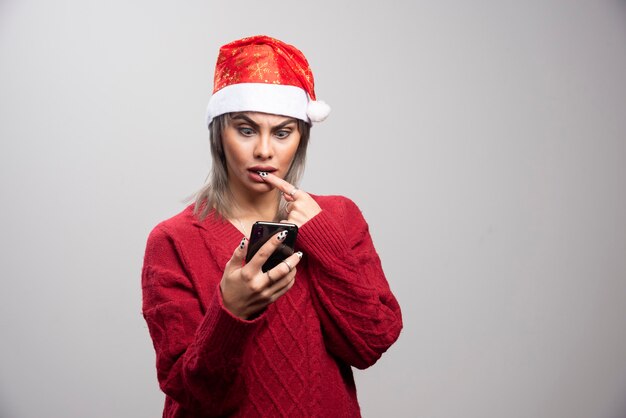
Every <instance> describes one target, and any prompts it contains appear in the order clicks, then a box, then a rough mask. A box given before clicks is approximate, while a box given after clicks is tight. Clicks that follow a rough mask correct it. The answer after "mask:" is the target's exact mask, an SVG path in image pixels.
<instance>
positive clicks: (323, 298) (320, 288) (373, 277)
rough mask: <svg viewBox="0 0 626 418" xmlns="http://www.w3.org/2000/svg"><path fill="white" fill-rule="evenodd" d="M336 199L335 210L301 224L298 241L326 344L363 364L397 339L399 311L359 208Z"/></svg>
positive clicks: (355, 363) (352, 362) (350, 361)
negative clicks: (307, 267) (309, 277)
mask: <svg viewBox="0 0 626 418" xmlns="http://www.w3.org/2000/svg"><path fill="white" fill-rule="evenodd" d="M340 199H341V200H340V204H339V209H338V210H332V211H331V210H328V209H323V210H322V212H320V213H319V214H318V215H316V216H315V217H314V218H312V219H311V220H309V221H308V222H307V223H306V224H304V225H303V226H302V228H301V230H300V233H299V236H298V242H299V245H300V246H301V248H302V249H303V251H304V252H305V254H306V256H307V258H308V263H309V268H310V270H311V273H312V277H311V282H312V288H313V294H314V298H313V300H314V303H315V306H316V310H317V312H318V315H319V317H320V320H321V323H322V328H323V330H324V338H325V341H326V346H327V348H328V350H329V351H331V352H332V353H333V354H334V355H335V356H337V357H339V358H340V359H341V360H343V361H344V362H346V363H348V364H350V365H352V366H355V367H357V368H361V369H363V368H366V367H369V366H371V365H372V364H374V363H375V362H376V361H377V360H378V359H379V358H380V356H381V355H382V354H383V353H384V352H385V351H386V350H387V349H388V348H389V347H390V346H391V344H393V343H394V342H395V341H396V339H397V338H398V336H399V334H400V330H401V329H402V315H401V312H400V306H399V305H398V302H397V301H396V298H395V297H394V296H393V294H392V293H391V290H390V288H389V285H388V283H387V280H386V278H385V275H384V273H383V270H382V266H381V262H380V258H379V257H378V254H377V253H376V250H375V248H374V245H373V243H372V239H371V236H370V234H369V228H368V225H367V223H366V222H365V219H364V218H363V215H362V214H361V211H360V210H359V208H358V207H357V206H356V205H355V204H354V203H353V202H352V201H351V200H348V199H346V198H340Z"/></svg>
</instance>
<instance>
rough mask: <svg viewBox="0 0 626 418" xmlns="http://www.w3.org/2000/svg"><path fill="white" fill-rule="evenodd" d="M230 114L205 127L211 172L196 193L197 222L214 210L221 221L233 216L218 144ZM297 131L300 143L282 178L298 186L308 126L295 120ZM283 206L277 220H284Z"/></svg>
mask: <svg viewBox="0 0 626 418" xmlns="http://www.w3.org/2000/svg"><path fill="white" fill-rule="evenodd" d="M231 116H232V114H231V113H225V114H223V115H220V116H217V117H215V118H214V119H213V121H212V122H211V124H210V125H209V134H210V138H209V142H210V144H211V159H212V164H211V171H210V172H209V175H208V177H207V181H206V183H205V184H204V186H202V188H201V189H200V190H199V191H198V192H197V193H196V197H195V206H194V214H195V215H196V216H198V218H199V219H200V220H203V219H205V218H206V217H207V216H208V215H209V213H210V212H211V210H213V209H215V214H216V215H217V216H219V217H221V218H230V217H232V215H233V207H234V206H236V203H235V202H234V199H233V195H232V193H231V191H230V188H229V187H228V170H227V169H226V156H225V154H224V146H223V143H222V134H223V133H224V129H225V128H226V127H227V126H228V124H229V123H230V120H231ZM297 121H298V131H299V133H300V143H299V144H298V149H297V150H296V154H295V156H294V157H293V161H292V162H291V166H290V167H289V170H288V171H287V175H286V176H285V181H287V182H289V183H291V184H293V185H294V186H296V185H298V183H299V182H300V178H301V177H302V174H303V173H304V165H305V161H306V150H307V145H308V143H309V136H310V133H311V126H310V125H309V124H308V123H306V122H304V121H302V120H300V119H298V120H297ZM285 205H286V203H285V202H284V201H283V202H282V204H281V205H280V207H279V210H278V213H277V220H278V219H285V218H286V214H287V212H286V210H285Z"/></svg>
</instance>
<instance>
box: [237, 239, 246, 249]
mask: <svg viewBox="0 0 626 418" xmlns="http://www.w3.org/2000/svg"><path fill="white" fill-rule="evenodd" d="M245 246H246V237H243V239H242V240H241V243H239V249H240V250H243V247H245Z"/></svg>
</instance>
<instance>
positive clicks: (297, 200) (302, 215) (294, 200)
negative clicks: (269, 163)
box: [261, 173, 322, 228]
mask: <svg viewBox="0 0 626 418" xmlns="http://www.w3.org/2000/svg"><path fill="white" fill-rule="evenodd" d="M261 178H262V179H263V180H264V181H265V182H266V183H269V184H271V185H272V186H274V187H276V188H277V189H278V190H280V191H281V192H282V193H283V197H284V198H285V200H286V201H287V213H288V214H289V215H288V217H287V219H285V221H287V222H289V223H292V224H296V225H298V228H299V227H301V226H302V225H304V224H305V223H306V222H307V221H309V220H310V219H311V218H313V217H314V216H315V215H317V214H318V213H320V212H321V211H322V208H320V205H318V204H317V202H316V201H315V200H314V199H313V198H312V197H311V195H309V194H308V193H307V192H305V191H303V190H300V189H298V188H297V187H295V186H292V185H291V184H289V183H287V182H286V181H285V180H283V179H281V178H280V177H278V176H275V175H274V174H272V173H263V174H262V175H261Z"/></svg>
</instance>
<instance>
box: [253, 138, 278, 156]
mask: <svg viewBox="0 0 626 418" xmlns="http://www.w3.org/2000/svg"><path fill="white" fill-rule="evenodd" d="M273 155H274V151H273V149H272V142H271V138H270V135H269V134H267V135H265V134H263V135H259V139H258V141H257V143H256V146H255V147H254V157H255V158H259V159H262V160H268V159H270V158H272V156H273Z"/></svg>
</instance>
